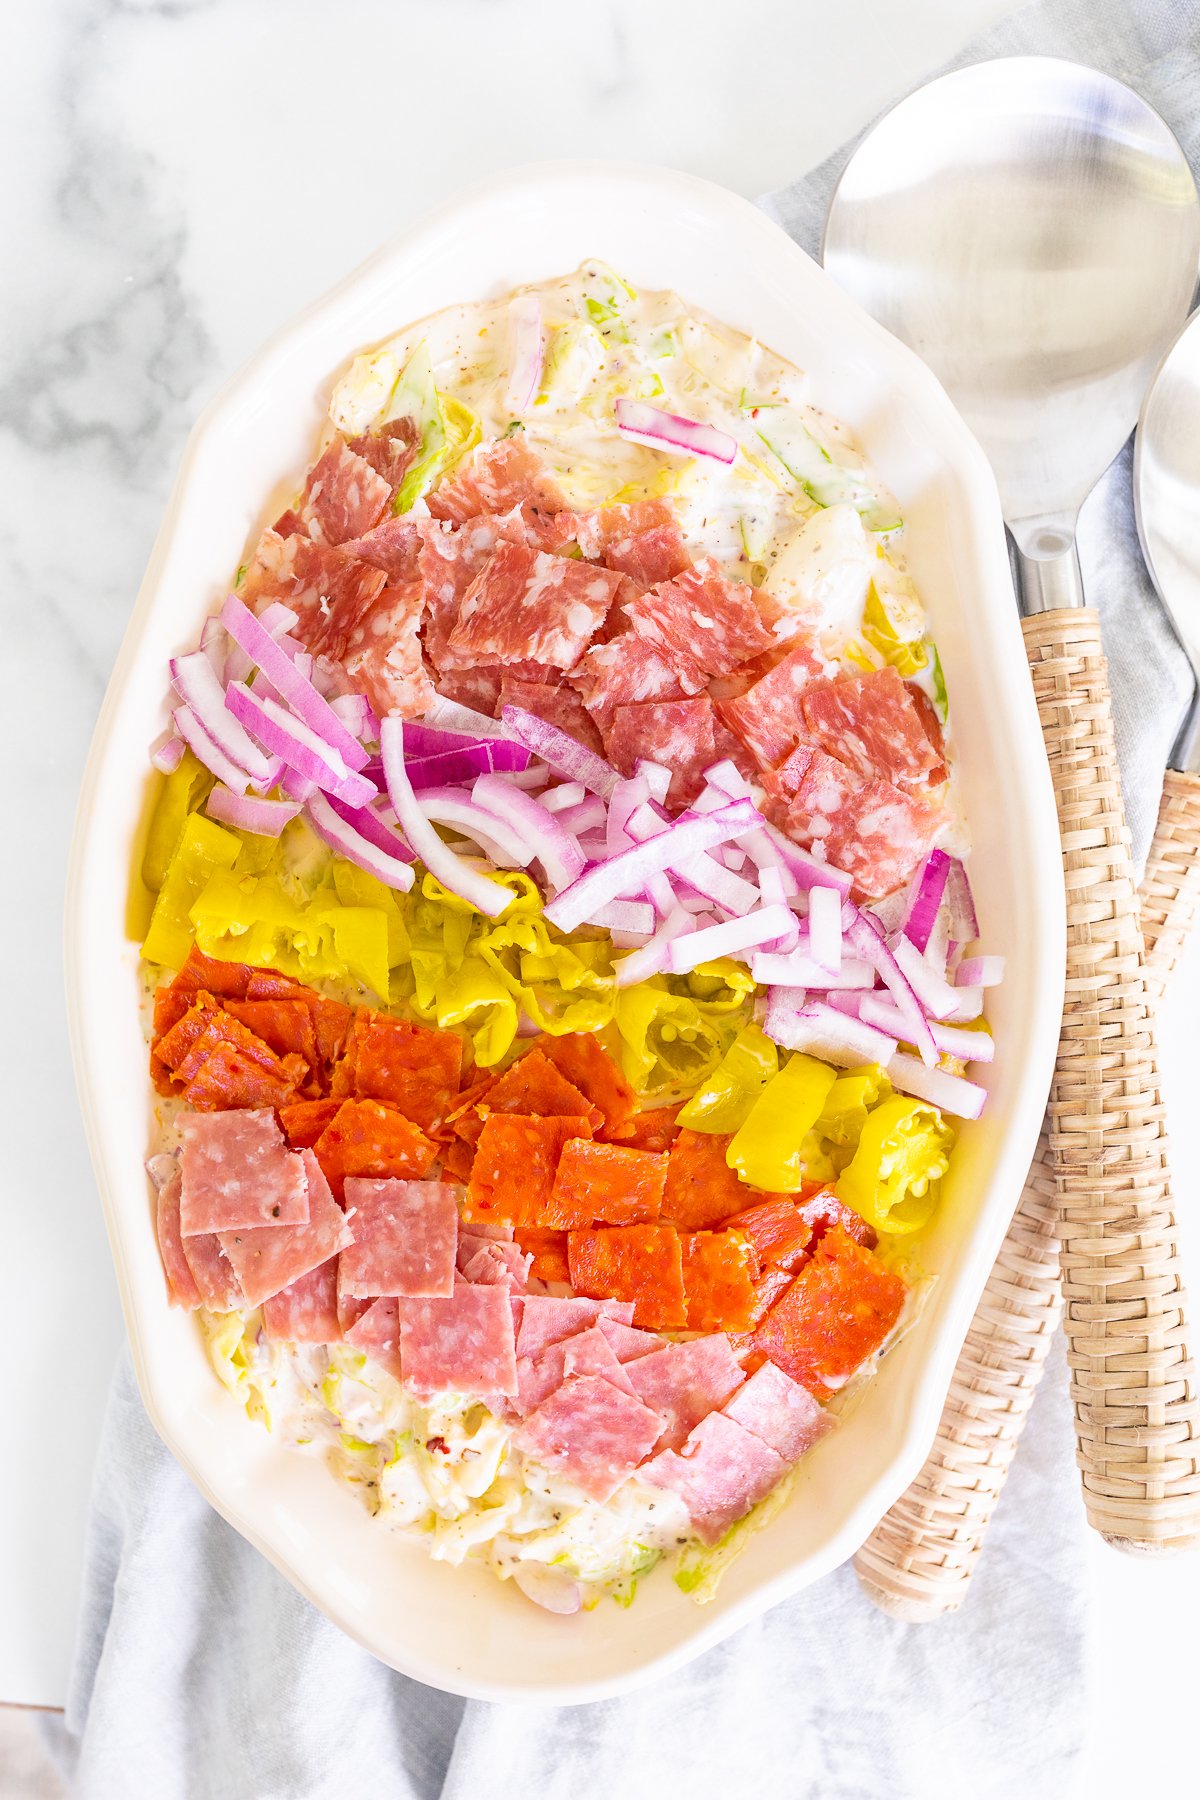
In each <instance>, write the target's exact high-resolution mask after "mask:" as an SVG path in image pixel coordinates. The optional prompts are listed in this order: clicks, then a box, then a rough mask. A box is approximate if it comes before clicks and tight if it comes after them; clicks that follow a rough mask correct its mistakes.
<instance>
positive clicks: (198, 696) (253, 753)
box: [168, 650, 268, 779]
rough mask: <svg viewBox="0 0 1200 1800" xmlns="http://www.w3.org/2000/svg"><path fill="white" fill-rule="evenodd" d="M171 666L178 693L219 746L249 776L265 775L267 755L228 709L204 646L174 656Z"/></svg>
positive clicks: (172, 680)
mask: <svg viewBox="0 0 1200 1800" xmlns="http://www.w3.org/2000/svg"><path fill="white" fill-rule="evenodd" d="M168 666H169V668H170V673H171V683H172V686H173V687H174V689H175V691H176V693H177V694H178V695H179V698H180V699H181V700H182V701H183V704H184V705H185V706H186V707H187V708H188V710H189V711H190V713H191V714H192V716H193V717H194V718H195V719H196V720H197V721H198V723H199V724H200V725H201V727H202V728H203V730H204V731H205V732H206V733H207V735H208V736H209V737H210V738H211V739H212V741H213V743H214V744H216V746H217V748H218V749H219V750H220V751H222V753H223V754H224V755H225V756H226V757H227V758H228V759H229V761H230V762H232V763H236V764H237V765H238V766H239V767H240V768H242V769H244V770H245V771H246V774H247V775H248V776H259V777H261V776H264V775H265V774H266V773H267V769H268V763H267V758H266V755H265V754H264V752H263V751H262V750H260V749H259V747H258V745H257V744H256V743H254V742H253V741H252V739H251V738H250V735H249V733H248V732H247V731H246V730H245V729H244V727H243V726H242V725H241V724H240V723H239V721H238V720H237V719H236V718H231V717H230V715H229V713H228V712H227V711H226V700H225V690H224V688H223V687H222V686H221V683H220V682H219V681H218V680H217V677H216V675H215V673H214V672H213V666H212V664H211V663H210V662H209V660H208V658H207V656H205V654H204V652H203V650H193V651H192V652H191V653H190V654H189V655H187V656H173V657H172V658H171V661H170V664H169V665H168ZM193 748H194V746H193ZM222 779H224V777H222Z"/></svg>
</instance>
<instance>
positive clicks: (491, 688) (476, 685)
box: [437, 663, 505, 719]
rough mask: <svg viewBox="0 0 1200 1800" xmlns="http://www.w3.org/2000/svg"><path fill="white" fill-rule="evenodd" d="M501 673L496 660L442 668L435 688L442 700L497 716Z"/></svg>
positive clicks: (494, 717)
mask: <svg viewBox="0 0 1200 1800" xmlns="http://www.w3.org/2000/svg"><path fill="white" fill-rule="evenodd" d="M504 673H505V672H504V670H503V669H502V668H501V667H500V665H499V663H485V664H481V665H480V666H479V668H477V669H445V670H443V672H442V673H441V674H440V675H439V676H438V683H437V690H438V693H439V694H440V695H441V696H442V699H443V700H453V701H454V702H455V704H456V705H457V706H469V707H470V708H471V710H472V712H478V713H483V714H484V715H485V716H486V717H488V718H492V719H498V718H499V717H500V690H501V688H502V687H503V686H504Z"/></svg>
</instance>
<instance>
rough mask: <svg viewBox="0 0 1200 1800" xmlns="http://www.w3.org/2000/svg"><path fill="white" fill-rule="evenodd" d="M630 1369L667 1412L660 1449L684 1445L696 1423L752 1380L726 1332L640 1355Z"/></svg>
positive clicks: (647, 1396) (642, 1392)
mask: <svg viewBox="0 0 1200 1800" xmlns="http://www.w3.org/2000/svg"><path fill="white" fill-rule="evenodd" d="M628 1374H629V1379H630V1381H631V1382H632V1383H633V1386H634V1391H635V1392H636V1394H637V1396H638V1398H639V1400H642V1401H644V1403H645V1404H646V1405H647V1406H652V1407H654V1409H655V1410H656V1411H657V1412H660V1413H661V1414H662V1416H663V1419H664V1421H665V1423H664V1425H663V1434H662V1437H661V1438H660V1439H659V1448H660V1449H668V1450H678V1448H679V1447H680V1445H681V1444H682V1443H683V1442H684V1440H685V1439H686V1438H687V1436H688V1433H689V1432H690V1431H691V1430H692V1428H693V1427H694V1426H696V1425H698V1424H699V1423H700V1421H701V1419H704V1418H707V1417H708V1415H709V1413H711V1412H716V1410H717V1409H718V1407H721V1406H723V1405H724V1404H725V1402H726V1401H727V1400H728V1399H729V1397H730V1395H731V1394H733V1392H734V1390H735V1389H737V1388H739V1387H740V1386H741V1384H742V1382H743V1381H744V1380H745V1379H746V1377H745V1372H744V1370H743V1369H742V1366H741V1364H740V1363H739V1362H738V1360H737V1358H736V1356H735V1355H734V1354H733V1351H732V1349H731V1348H730V1343H729V1339H728V1338H727V1337H726V1336H725V1334H724V1332H716V1333H715V1334H714V1335H713V1336H712V1337H702V1338H692V1339H691V1340H689V1341H688V1342H687V1343H683V1344H668V1345H667V1346H666V1348H665V1349H663V1350H656V1351H654V1352H653V1353H652V1354H651V1355H649V1356H639V1357H635V1359H634V1360H633V1362H631V1363H629V1364H628Z"/></svg>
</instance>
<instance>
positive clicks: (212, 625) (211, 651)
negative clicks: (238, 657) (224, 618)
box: [200, 613, 229, 685]
mask: <svg viewBox="0 0 1200 1800" xmlns="http://www.w3.org/2000/svg"><path fill="white" fill-rule="evenodd" d="M200 648H201V649H202V650H203V652H204V654H205V656H207V658H208V660H209V662H210V663H211V664H212V668H213V674H214V675H215V676H216V678H217V680H218V681H219V682H221V683H222V685H223V684H224V682H225V663H226V658H227V657H228V655H229V639H228V638H227V637H226V636H225V631H224V628H223V626H222V624H221V621H220V619H218V618H217V617H216V615H215V613H210V614H209V616H208V618H207V619H205V621H204V623H203V625H202V626H201V627H200Z"/></svg>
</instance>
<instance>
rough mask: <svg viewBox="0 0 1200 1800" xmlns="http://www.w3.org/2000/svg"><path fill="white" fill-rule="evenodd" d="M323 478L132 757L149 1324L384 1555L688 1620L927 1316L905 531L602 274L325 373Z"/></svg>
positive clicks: (923, 910) (922, 993)
mask: <svg viewBox="0 0 1200 1800" xmlns="http://www.w3.org/2000/svg"><path fill="white" fill-rule="evenodd" d="M315 448H316V455H315V460H313V462H312V464H311V467H310V468H309V471H308V474H307V477H306V478H305V479H304V480H303V483H302V486H301V487H300V488H299V489H298V491H296V492H294V493H293V494H292V495H291V497H290V501H289V504H288V505H287V507H286V509H285V510H284V511H283V512H282V514H281V515H280V516H278V517H277V518H276V519H275V522H274V523H273V524H272V525H271V526H269V527H268V528H267V529H266V530H264V531H263V532H262V534H261V536H260V537H259V538H258V539H257V541H256V542H254V543H253V544H252V545H251V546H250V548H249V551H248V554H247V557H246V561H245V563H244V564H243V566H242V567H241V568H239V569H238V570H237V573H236V576H235V577H233V579H232V584H231V590H230V591H229V593H228V595H227V596H226V597H225V598H224V600H223V601H222V602H221V603H220V604H219V605H218V606H217V607H216V608H215V609H214V610H213V612H212V614H211V616H210V617H209V618H208V619H207V620H206V621H205V622H204V624H203V627H202V629H201V630H200V632H199V634H198V637H197V639H196V640H195V641H194V646H193V647H192V648H190V649H185V650H183V651H181V653H180V654H179V655H178V656H176V657H175V658H174V659H173V660H172V662H171V664H170V668H169V671H168V675H169V682H170V689H171V697H170V701H169V708H170V724H169V726H168V728H167V730H166V732H165V733H164V734H163V737H162V738H161V739H160V740H159V742H158V743H157V744H156V745H155V746H154V748H153V751H152V761H153V763H154V767H155V769H156V771H157V774H156V776H155V781H156V789H155V793H154V796H153V805H152V807H151V808H150V810H149V825H148V832H147V835H146V837H145V840H144V843H143V845H142V852H141V862H140V865H139V869H138V871H137V893H138V895H139V897H140V899H141V901H142V903H143V908H144V918H145V922H146V923H145V937H144V942H143V944H142V956H143V961H144V966H145V970H146V979H147V994H148V1012H150V1013H152V1026H151V1034H150V1035H151V1045H150V1073H151V1079H152V1082H153V1085H154V1088H155V1091H156V1094H157V1096H158V1104H157V1108H156V1120H157V1125H156V1131H157V1142H156V1145H155V1147H154V1148H155V1153H154V1154H153V1155H152V1156H151V1159H150V1162H149V1164H148V1167H149V1170H150V1173H151V1175H152V1177H153V1179H154V1184H155V1188H156V1192H157V1198H156V1224H157V1233H158V1242H159V1247H160V1250H161V1254H162V1260H163V1265H164V1269H165V1273H166V1280H167V1288H168V1296H169V1298H170V1300H171V1302H172V1303H173V1304H174V1305H177V1306H179V1307H182V1308H186V1309H190V1310H192V1311H194V1313H195V1315H196V1320H197V1324H198V1327H199V1329H200V1330H201V1331H202V1332H203V1333H204V1336H205V1339H206V1342H207V1346H208V1350H209V1354H210V1356H211V1360H212V1363H213V1366H214V1369H215V1371H216V1374H217V1375H218V1376H219V1377H220V1379H221V1380H222V1381H224V1382H225V1383H226V1385H227V1386H228V1387H229V1388H230V1390H231V1391H232V1392H233V1393H234V1394H235V1395H236V1397H237V1398H238V1400H239V1401H240V1402H241V1403H242V1404H243V1405H244V1406H245V1407H246V1409H247V1411H248V1412H249V1414H250V1416H251V1417H252V1418H254V1419H256V1420H258V1421H260V1422H261V1423H262V1424H263V1425H264V1426H266V1427H267V1428H268V1429H269V1430H271V1431H272V1432H275V1433H277V1434H279V1435H280V1436H281V1438H282V1439H283V1440H284V1441H286V1442H287V1443H288V1444H290V1445H294V1446H295V1447H296V1454H298V1455H299V1454H307V1455H310V1456H312V1455H316V1456H319V1457H322V1458H323V1459H325V1460H326V1461H327V1463H328V1465H329V1467H330V1469H331V1471H332V1472H333V1474H334V1475H335V1476H336V1477H339V1478H340V1479H342V1480H343V1481H344V1482H346V1483H348V1484H349V1485H350V1487H351V1488H352V1489H353V1490H354V1491H355V1492H356V1493H357V1494H358V1495H360V1496H361V1498H362V1501H363V1503H364V1504H365V1505H366V1506H367V1507H369V1509H370V1510H371V1512H372V1513H373V1514H374V1515H375V1517H376V1519H377V1521H378V1525H379V1529H380V1532H381V1545H382V1544H383V1543H384V1542H385V1540H384V1539H383V1536H382V1534H383V1532H384V1531H385V1530H386V1529H388V1528H391V1529H394V1530H397V1531H402V1532H404V1533H406V1534H409V1535H413V1536H416V1537H419V1538H421V1539H423V1540H424V1542H425V1544H426V1546H427V1548H428V1550H429V1553H430V1554H431V1555H432V1556H434V1557H435V1558H439V1559H441V1560H444V1561H447V1562H451V1563H459V1562H462V1561H464V1560H465V1559H467V1558H471V1559H473V1560H474V1561H477V1562H478V1561H483V1562H485V1563H486V1564H488V1565H489V1566H490V1568H491V1569H492V1570H493V1571H494V1572H495V1574H496V1575H497V1576H498V1577H499V1578H501V1579H502V1580H512V1581H513V1582H514V1583H515V1584H516V1585H517V1587H518V1588H519V1589H520V1590H521V1591H522V1592H523V1593H524V1594H525V1595H526V1596H527V1597H528V1599H530V1600H531V1601H534V1602H536V1603H537V1604H539V1605H541V1606H544V1607H547V1608H549V1609H550V1610H552V1611H555V1612H561V1613H571V1612H575V1611H578V1610H580V1609H581V1608H582V1609H585V1610H586V1609H588V1608H591V1607H592V1606H594V1605H596V1604H598V1603H600V1602H601V1600H603V1599H605V1598H606V1597H611V1598H613V1599H615V1600H617V1601H618V1602H620V1603H622V1604H626V1605H627V1604H628V1603H629V1602H630V1601H631V1600H632V1599H633V1597H634V1594H635V1591H636V1588H637V1584H638V1582H639V1580H640V1579H641V1578H643V1577H644V1576H645V1574H646V1573H647V1572H648V1571H649V1570H650V1569H652V1568H653V1567H654V1566H655V1565H656V1564H658V1563H660V1562H662V1563H664V1564H665V1566H666V1568H667V1569H669V1571H670V1573H671V1574H672V1575H673V1577H674V1579H675V1581H676V1582H677V1583H678V1584H679V1586H680V1587H681V1588H683V1589H684V1591H686V1592H688V1593H690V1594H692V1595H693V1596H694V1597H695V1598H697V1599H707V1598H708V1597H710V1595H711V1594H712V1592H713V1591H714V1588H715V1583H716V1581H717V1579H718V1578H719V1576H720V1574H721V1573H722V1571H723V1569H724V1568H725V1567H727V1566H728V1563H729V1562H730V1560H731V1559H732V1558H733V1556H735V1555H736V1553H737V1551H738V1549H739V1548H740V1547H741V1545H742V1544H743V1543H744V1542H745V1541H746V1539H747V1536H748V1534H749V1533H750V1532H752V1531H754V1530H756V1529H758V1528H760V1527H761V1526H763V1525H765V1524H766V1523H767V1522H768V1521H769V1519H770V1517H771V1516H772V1514H773V1513H774V1512H775V1511H776V1510H777V1509H778V1508H779V1507H780V1506H781V1505H782V1504H783V1503H784V1502H785V1500H786V1498H787V1495H788V1493H789V1492H790V1491H791V1487H792V1485H793V1484H794V1483H795V1482H796V1481H802V1480H803V1479H804V1474H805V1461H806V1459H807V1458H808V1457H810V1456H814V1455H815V1456H820V1454H821V1451H820V1449H819V1445H820V1441H821V1440H822V1439H823V1438H824V1437H825V1436H826V1434H827V1433H829V1432H830V1431H832V1430H835V1429H836V1428H837V1422H838V1417H839V1415H840V1414H841V1413H843V1412H844V1411H845V1409H846V1406H847V1403H848V1401H849V1399H850V1398H852V1395H853V1392H854V1390H855V1389H856V1388H858V1387H859V1386H861V1384H862V1383H863V1382H865V1381H867V1380H869V1379H870V1377H871V1373H872V1370H873V1369H874V1367H875V1364H876V1362H877V1360H878V1357H879V1355H880V1353H881V1352H883V1351H884V1350H885V1349H886V1348H887V1346H888V1344H889V1342H891V1341H892V1340H893V1339H894V1337H895V1335H896V1334H897V1333H898V1331H900V1330H902V1329H903V1328H904V1325H905V1324H906V1323H907V1321H908V1320H909V1319H910V1318H911V1316H912V1311H913V1306H914V1303H915V1296H916V1295H917V1294H918V1293H919V1290H920V1288H921V1285H922V1273H921V1233H922V1231H923V1229H924V1228H925V1227H926V1226H927V1225H928V1223H929V1221H930V1220H931V1218H932V1217H933V1215H934V1213H935V1212H936V1209H937V1207H938V1204H939V1197H940V1193H941V1186H942V1179H943V1176H944V1175H945V1173H946V1171H947V1169H948V1167H949V1164H950V1159H951V1157H952V1156H953V1154H954V1146H955V1139H956V1133H957V1131H958V1129H959V1127H960V1122H961V1121H964V1120H971V1119H974V1118H976V1117H977V1116H978V1115H979V1113H980V1111H981V1109H982V1107H983V1104H984V1098H985V1095H984V1088H983V1087H982V1086H981V1085H980V1084H979V1083H978V1082H977V1081H976V1080H975V1079H974V1078H973V1077H974V1074H975V1072H976V1071H975V1070H974V1069H973V1068H972V1065H983V1064H986V1063H988V1062H990V1061H991V1059H992V1055H993V1040H992V1037H991V1035H990V1033H989V1031H988V1029H987V1026H986V1024H985V1023H984V1021H983V1012H984V1003H985V999H986V993H987V989H988V988H989V987H991V986H993V985H995V984H996V983H997V982H998V981H999V980H1000V978H1001V976H1002V974H1003V969H1002V966H1001V962H1000V959H999V958H997V957H994V956H988V955H986V954H983V953H982V950H981V947H980V946H979V944H978V943H977V938H978V925H977V922H976V918H975V911H974V904H973V901H972V896H971V889H970V884H969V881H968V877H967V871H966V867H965V864H964V860H963V858H964V856H965V853H966V837H965V832H964V828H963V824H962V821H961V818H960V815H959V811H958V808H957V805H956V799H955V780H954V769H953V759H952V755H951V750H950V748H949V744H948V715H947V695H946V690H945V686H944V683H943V680H942V673H941V666H940V663H939V661H938V655H937V651H936V648H935V647H934V645H933V643H932V642H931V640H930V638H929V637H928V634H927V631H926V624H925V618H924V614H923V611H922V608H921V604H920V600H919V598H918V596H917V593H916V592H915V590H914V587H913V584H912V582H911V581H910V580H909V578H908V576H907V574H906V573H905V565H904V553H903V524H904V522H903V519H902V517H901V514H900V512H899V509H898V507H897V505H896V502H895V500H894V499H893V497H892V496H891V495H890V494H889V493H888V492H887V490H886V489H885V488H884V487H883V486H882V485H881V484H880V482H879V481H878V479H877V478H876V476H875V475H874V473H873V472H872V470H871V469H870V468H869V467H868V465H867V464H866V462H865V461H864V458H863V456H862V454H861V451H860V450H859V448H858V446H857V445H856V444H855V443H854V441H853V439H852V437H851V436H850V434H849V433H848V432H847V430H846V429H845V427H844V426H842V425H840V424H839V423H838V422H837V421H836V420H834V419H832V418H830V417H829V416H827V415H826V414H824V413H822V412H820V411H818V410H817V409H816V408H815V407H814V406H813V405H812V404H811V401H810V399H809V397H808V390H807V383H806V380H805V377H804V375H803V374H802V373H801V372H800V371H799V370H798V369H796V368H794V367H792V366H791V365H790V364H788V363H786V362H784V361H783V360H781V359H780V358H779V357H778V356H776V355H774V354H773V353H772V352H771V351H770V350H769V349H767V348H766V347H765V346H763V345H761V344H758V343H756V342H755V341H754V340H753V339H751V338H749V337H746V336H745V335H743V334H742V333H740V332H738V331H735V330H732V329H730V328H729V327H727V326H724V325H721V324H719V323H717V322H716V321H714V320H712V319H709V318H706V317H704V316H703V315H701V314H699V313H697V312H695V311H694V310H692V309H690V308H689V307H687V306H686V304H685V303H684V302H683V301H681V300H680V299H679V298H678V297H677V296H676V295H674V294H670V293H643V292H640V291H637V290H635V289H634V288H633V287H631V286H630V285H629V284H628V283H627V282H626V281H624V280H623V279H621V278H620V277H619V276H617V275H616V274H615V273H614V272H613V271H612V270H610V269H607V268H605V267H604V266H602V265H601V264H599V263H589V264H585V265H584V267H583V268H581V269H580V270H578V271H577V272H576V273H575V274H574V275H571V276H568V277H565V278H563V279H561V280H555V281H548V282H545V283H543V284H541V285H539V286H537V287H531V288H527V289H524V290H521V291H520V292H518V293H516V294H512V295H508V296H506V297H504V298H502V299H499V300H496V301H492V302H487V303H484V304H476V305H469V306H461V307H454V308H451V309H449V310H448V311H446V312H444V313H442V314H439V315H438V316H437V317H435V318H432V319H427V320H424V321H422V322H421V323H420V324H418V325H416V326H414V327H412V328H411V329H410V330H408V331H405V332H403V333H402V334H401V335H399V336H398V337H396V338H395V339H394V340H392V341H390V342H388V343H387V344H384V345H382V346H381V347H378V348H375V349H373V350H370V351H368V352H365V353H364V354H363V355H361V356H358V357H357V358H355V360H354V361H353V362H352V363H351V365H350V366H349V368H348V369H347V370H346V371H345V372H344V374H343V375H342V377H341V379H340V380H338V382H337V383H336V385H335V387H334V389H333V392H332V396H331V400H330V406H329V417H328V424H327V427H326V430H325V433H324V436H323V439H322V441H321V443H320V444H319V445H317V446H316V447H315ZM300 454H301V451H300V447H298V461H299V455H300ZM660 1578H661V1577H660Z"/></svg>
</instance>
